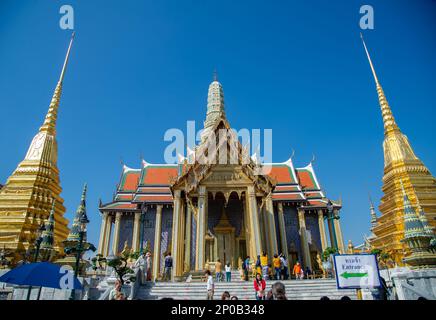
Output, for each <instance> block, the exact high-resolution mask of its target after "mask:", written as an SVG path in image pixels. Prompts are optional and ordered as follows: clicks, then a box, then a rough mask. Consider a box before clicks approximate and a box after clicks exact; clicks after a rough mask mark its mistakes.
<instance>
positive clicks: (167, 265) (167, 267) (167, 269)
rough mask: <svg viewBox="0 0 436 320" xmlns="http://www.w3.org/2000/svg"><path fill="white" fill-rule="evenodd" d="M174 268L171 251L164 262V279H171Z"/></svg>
mask: <svg viewBox="0 0 436 320" xmlns="http://www.w3.org/2000/svg"><path fill="white" fill-rule="evenodd" d="M172 269H173V258H172V257H171V252H168V254H167V256H166V257H165V262H164V277H163V280H164V281H170V280H171V271H172Z"/></svg>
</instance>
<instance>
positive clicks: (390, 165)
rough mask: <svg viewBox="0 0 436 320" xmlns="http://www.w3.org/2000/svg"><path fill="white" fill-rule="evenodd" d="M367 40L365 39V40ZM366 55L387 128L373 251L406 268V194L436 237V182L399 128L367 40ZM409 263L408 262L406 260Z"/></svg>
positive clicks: (407, 249)
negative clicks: (386, 254) (387, 255)
mask: <svg viewBox="0 0 436 320" xmlns="http://www.w3.org/2000/svg"><path fill="white" fill-rule="evenodd" d="M362 41H363V37H362ZM363 46H364V48H365V52H366V55H367V57H368V61H369V64H370V67H371V70H372V73H373V76H374V80H375V84H376V89H377V94H378V100H379V104H380V107H381V113H382V118H383V125H384V142H383V151H384V176H383V187H382V191H383V197H382V199H381V203H380V206H379V210H380V212H381V216H379V217H376V214H375V211H374V210H373V208H372V209H371V231H372V233H373V234H372V235H371V237H370V238H369V241H370V244H371V247H372V248H375V249H380V250H382V251H383V252H385V253H388V254H389V255H390V256H391V257H392V259H394V260H395V263H396V264H397V265H404V262H405V260H404V258H406V257H407V256H409V255H410V253H411V248H410V247H409V245H408V244H407V241H403V240H404V238H405V233H406V232H405V220H404V216H405V214H404V210H405V209H404V193H403V188H402V186H401V184H402V183H403V184H404V190H405V191H404V192H405V193H406V194H407V195H408V201H410V205H411V208H412V209H410V208H409V210H413V211H414V212H415V213H416V214H418V213H420V212H421V214H422V215H423V216H424V217H425V220H426V221H428V224H429V225H428V230H430V231H429V232H432V233H433V234H434V227H435V226H436V179H435V178H434V177H433V176H432V174H431V173H430V171H429V170H428V168H427V167H426V166H425V165H424V164H423V163H422V161H421V160H419V159H418V157H417V156H416V155H415V152H414V151H413V149H412V147H411V146H410V143H409V140H408V139H407V137H406V136H405V135H404V134H403V133H402V132H401V130H400V128H399V127H398V125H397V123H396V121H395V119H394V116H393V114H392V110H391V108H390V106H389V104H388V101H387V99H386V96H385V93H384V91H383V89H382V87H381V85H380V82H379V80H378V77H377V75H376V72H375V69H374V65H373V63H372V61H371V57H370V55H369V52H368V49H367V47H366V44H365V41H363ZM406 261H407V259H406Z"/></svg>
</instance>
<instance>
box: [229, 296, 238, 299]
mask: <svg viewBox="0 0 436 320" xmlns="http://www.w3.org/2000/svg"><path fill="white" fill-rule="evenodd" d="M230 300H239V299H238V297H237V296H232V297H231V298H230Z"/></svg>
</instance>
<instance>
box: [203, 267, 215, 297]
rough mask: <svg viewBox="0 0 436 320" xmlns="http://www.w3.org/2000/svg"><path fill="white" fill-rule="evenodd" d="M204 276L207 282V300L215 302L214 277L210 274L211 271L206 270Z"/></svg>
mask: <svg viewBox="0 0 436 320" xmlns="http://www.w3.org/2000/svg"><path fill="white" fill-rule="evenodd" d="M204 274H205V276H206V281H207V285H206V289H207V300H213V294H214V292H215V284H214V283H213V277H212V275H211V274H210V271H209V270H206V272H205V273H204Z"/></svg>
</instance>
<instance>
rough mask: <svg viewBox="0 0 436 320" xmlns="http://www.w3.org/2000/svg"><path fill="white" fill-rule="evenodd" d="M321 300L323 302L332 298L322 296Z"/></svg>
mask: <svg viewBox="0 0 436 320" xmlns="http://www.w3.org/2000/svg"><path fill="white" fill-rule="evenodd" d="M319 300H321V301H327V300H330V298H329V297H327V296H322V297H321V299H319Z"/></svg>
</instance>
